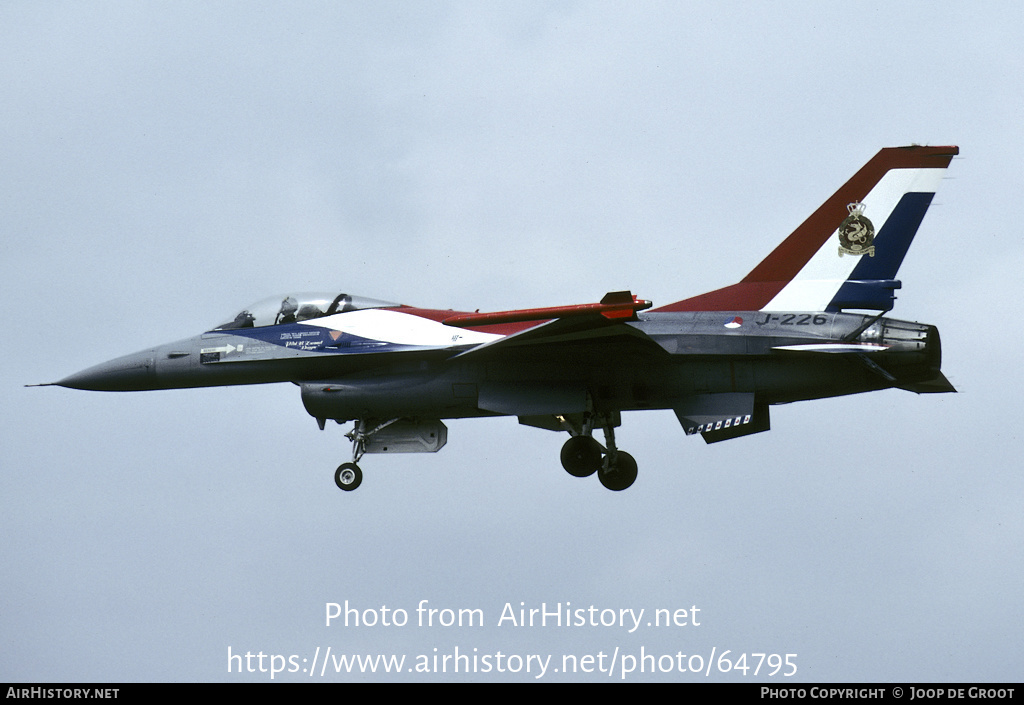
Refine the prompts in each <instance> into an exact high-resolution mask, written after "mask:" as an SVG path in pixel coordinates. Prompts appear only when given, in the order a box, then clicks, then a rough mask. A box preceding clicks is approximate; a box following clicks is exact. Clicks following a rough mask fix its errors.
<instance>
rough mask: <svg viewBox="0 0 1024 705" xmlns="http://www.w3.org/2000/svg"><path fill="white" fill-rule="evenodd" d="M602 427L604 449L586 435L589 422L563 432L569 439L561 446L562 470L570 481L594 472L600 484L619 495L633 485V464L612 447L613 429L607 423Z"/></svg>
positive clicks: (630, 459)
mask: <svg viewBox="0 0 1024 705" xmlns="http://www.w3.org/2000/svg"><path fill="white" fill-rule="evenodd" d="M603 426H604V438H605V446H602V445H601V444H600V443H598V442H597V440H596V439H595V438H594V437H593V436H592V435H590V434H591V432H592V430H593V428H592V427H591V424H590V423H589V422H587V423H584V425H583V427H582V428H581V429H574V428H571V427H570V428H567V430H568V431H569V433H571V434H573V436H572V438H570V439H569V440H568V441H566V442H565V445H563V446H562V455H561V458H562V467H563V468H565V470H566V472H568V473H569V474H570V475H572V476H573V477H590V476H591V475H593V474H594V473H595V472H596V473H597V479H598V480H600V481H601V484H602V485H604V486H605V487H607V488H608V489H610V490H613V491H615V492H620V491H622V490H624V489H626V488H627V487H629V486H630V485H632V484H633V483H634V482H635V481H636V475H637V467H636V461H635V460H634V459H633V456H632V455H630V454H629V453H627V452H625V451H622V450H619V449H618V448H616V447H615V428H614V425H613V423H612V420H611V419H606V420H605V423H604V424H603Z"/></svg>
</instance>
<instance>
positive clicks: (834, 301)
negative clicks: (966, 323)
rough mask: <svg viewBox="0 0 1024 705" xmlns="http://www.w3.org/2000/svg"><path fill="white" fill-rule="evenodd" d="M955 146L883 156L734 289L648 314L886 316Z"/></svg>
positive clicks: (890, 152) (884, 153)
mask: <svg viewBox="0 0 1024 705" xmlns="http://www.w3.org/2000/svg"><path fill="white" fill-rule="evenodd" d="M959 153H960V149H959V148H958V147H918V146H913V147H889V148H886V149H883V150H881V151H880V152H879V153H878V154H876V155H875V156H874V157H873V158H872V159H871V161H869V162H868V163H867V164H865V165H864V166H863V167H862V168H861V169H860V171H858V172H857V173H856V174H854V175H853V177H852V178H851V179H850V180H849V181H847V182H846V183H845V184H844V185H843V186H842V188H840V189H839V190H838V191H836V192H835V194H833V195H832V197H831V198H829V199H828V200H827V201H825V203H823V204H822V205H821V207H819V208H818V210H816V211H815V212H814V213H812V214H811V216H810V217H809V218H807V220H805V221H804V222H803V223H802V224H801V225H800V227H798V228H797V229H796V230H794V231H793V233H792V234H791V235H790V236H789V237H787V238H786V239H785V240H783V241H782V243H781V244H779V246H778V247H776V248H775V250H773V251H772V253H771V254H769V255H768V256H767V257H766V258H765V259H764V260H763V261H762V262H761V263H760V264H759V265H757V266H756V267H754V269H753V271H751V272H750V274H748V275H747V276H746V277H744V278H743V279H742V281H740V282H739V283H738V284H733V285H732V286H727V287H725V288H724V289H717V290H715V291H712V292H709V293H707V294H701V295H700V296H695V297H693V298H689V299H684V300H682V301H677V302H675V303H673V304H669V305H668V306H663V307H661V308H656V309H653V311H758V310H768V311H826V310H830V311H836V310H839V309H842V308H865V309H875V310H880V311H888V310H889V309H891V308H892V304H893V300H894V298H895V297H894V296H893V291H894V290H895V289H898V288H899V287H900V283H899V282H898V281H896V279H895V277H896V272H897V271H898V270H899V267H900V264H901V263H902V262H903V258H904V256H905V255H906V254H907V250H908V249H909V247H910V243H911V241H912V240H913V239H914V235H915V234H916V233H917V228H918V226H919V225H920V224H921V220H922V219H923V218H924V214H925V213H926V212H927V210H928V207H929V205H930V204H931V201H932V198H933V197H934V195H935V190H936V188H937V187H938V184H939V181H940V180H941V179H942V177H943V175H944V174H945V171H946V167H948V166H949V162H950V161H951V160H952V159H953V157H954V155H956V154H959Z"/></svg>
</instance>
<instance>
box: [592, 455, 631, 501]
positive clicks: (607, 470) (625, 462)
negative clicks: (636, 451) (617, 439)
mask: <svg viewBox="0 0 1024 705" xmlns="http://www.w3.org/2000/svg"><path fill="white" fill-rule="evenodd" d="M636 475H637V468H636V461H635V460H633V456H632V455H630V454H629V453H624V452H623V451H621V450H620V451H616V453H615V455H614V458H611V456H610V457H609V458H608V459H606V461H605V464H604V466H603V467H602V468H601V469H600V470H599V471H598V473H597V479H598V480H600V481H601V484H602V485H604V486H605V487H606V488H608V489H610V490H612V491H613V492H621V491H622V490H624V489H626V488H628V487H629V486H630V485H632V484H633V483H634V482H636Z"/></svg>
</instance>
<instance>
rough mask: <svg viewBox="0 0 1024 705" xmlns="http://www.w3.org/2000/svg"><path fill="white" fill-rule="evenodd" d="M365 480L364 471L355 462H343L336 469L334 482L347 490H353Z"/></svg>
mask: <svg viewBox="0 0 1024 705" xmlns="http://www.w3.org/2000/svg"><path fill="white" fill-rule="evenodd" d="M362 481H363V471H362V470H360V469H359V466H358V465H356V464H355V463H342V464H341V465H339V466H338V469H337V470H335V471H334V484H336V485H337V486H338V487H340V488H341V489H343V490H345V491H346V492H351V491H352V490H354V489H355V488H357V487H359V485H360V484H361V483H362Z"/></svg>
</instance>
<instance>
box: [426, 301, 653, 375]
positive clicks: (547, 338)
mask: <svg viewBox="0 0 1024 705" xmlns="http://www.w3.org/2000/svg"><path fill="white" fill-rule="evenodd" d="M650 307H651V302H650V301H643V300H641V299H638V298H637V297H636V296H634V295H633V294H632V293H630V292H628V291H615V292H610V293H608V294H606V295H605V297H604V298H603V299H601V302H600V303H597V304H580V305H576V306H555V307H551V308H534V309H520V310H516V311H498V312H495V313H464V314H458V315H455V316H452V317H450V318H447V319H445V320H444V321H443V322H444V324H445V325H449V326H455V327H459V328H470V327H473V328H476V327H480V326H488V325H497V324H502V323H520V322H529V321H537V322H538V323H537V325H535V326H531V327H529V328H526V329H524V330H521V331H518V332H516V333H512V334H510V335H507V336H505V337H503V338H500V339H498V340H492V341H489V342H486V343H481V344H480V345H476V346H474V347H472V348H469V349H468V350H464V351H462V352H460V353H458V354H457V355H455V356H454V357H456V358H461V357H467V356H475V355H480V354H483V353H485V352H488V353H490V352H494V351H495V350H499V349H501V350H505V349H508V348H511V347H519V346H524V345H541V344H543V345H546V344H551V343H565V342H579V341H583V340H588V339H592V338H606V337H608V336H616V337H618V336H626V337H631V338H635V339H637V340H645V341H648V340H650V338H649V337H648V336H647V335H645V334H644V333H642V332H640V331H638V330H637V329H636V328H633V327H632V326H624V325H621V324H622V323H624V322H627V321H634V320H636V312H637V311H642V310H644V309H647V308H650Z"/></svg>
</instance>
